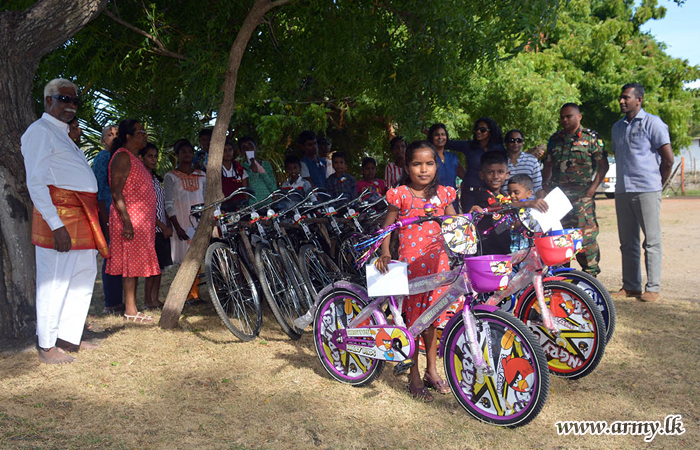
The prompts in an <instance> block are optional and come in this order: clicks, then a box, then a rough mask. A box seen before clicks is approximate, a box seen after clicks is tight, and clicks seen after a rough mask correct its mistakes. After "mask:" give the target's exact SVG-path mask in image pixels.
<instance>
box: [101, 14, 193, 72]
mask: <svg viewBox="0 0 700 450" xmlns="http://www.w3.org/2000/svg"><path fill="white" fill-rule="evenodd" d="M104 14H105V15H106V16H107V17H109V18H110V19H112V20H114V21H115V22H117V23H118V24H120V25H123V26H125V27H126V28H128V29H130V30H131V31H133V32H134V33H137V34H140V35H141V36H143V37H145V38H147V39H149V40H150V41H152V42H153V43H154V44H155V45H156V47H158V50H154V51H153V52H154V53H156V54H158V55H162V56H169V57H171V58H176V59H181V60H185V59H187V58H185V57H184V56H183V55H181V54H179V53H175V52H171V51H170V50H168V49H167V48H165V45H163V43H162V42H161V41H160V39H158V38H157V37H155V36H153V35H152V34H150V33H147V32H145V31H143V30H142V29H140V28H138V27H135V26H133V25H132V24H130V23H128V22H126V21H124V20H122V19H120V18H119V17H117V16H115V15H114V14H112V13H111V12H110V11H108V10H105V11H104Z"/></svg>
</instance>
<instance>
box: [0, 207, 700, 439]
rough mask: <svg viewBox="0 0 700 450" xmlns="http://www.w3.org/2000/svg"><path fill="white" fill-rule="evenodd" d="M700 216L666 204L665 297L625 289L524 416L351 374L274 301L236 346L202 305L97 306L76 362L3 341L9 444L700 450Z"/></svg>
mask: <svg viewBox="0 0 700 450" xmlns="http://www.w3.org/2000/svg"><path fill="white" fill-rule="evenodd" d="M598 217H599V221H600V227H601V233H600V238H599V241H600V245H601V249H602V261H601V263H602V269H603V272H602V274H601V276H600V279H601V280H602V281H603V283H604V284H605V285H606V286H608V288H609V289H611V290H613V289H614V290H617V289H619V287H620V283H621V280H620V255H619V243H618V239H617V230H616V224H615V221H616V218H615V212H614V202H613V200H606V199H603V200H600V201H598ZM699 224H700V200H697V199H695V200H686V199H682V200H677V199H665V200H664V201H663V203H662V228H663V233H664V236H663V237H664V259H663V264H664V273H663V284H662V295H663V299H662V301H661V302H659V303H655V304H642V303H640V302H637V301H635V300H631V299H630V300H620V301H617V302H616V305H617V309H618V322H617V329H616V332H615V336H614V338H613V340H612V341H611V342H610V343H609V345H608V347H607V349H606V353H605V356H604V358H603V360H602V362H601V364H600V366H599V367H598V368H597V369H596V370H595V371H594V372H593V373H592V374H591V375H589V376H587V377H585V378H583V379H581V380H578V381H566V380H562V379H558V378H552V380H551V389H550V393H549V398H548V402H547V404H546V406H545V407H544V409H543V411H542V412H541V414H540V415H539V416H538V417H537V418H536V419H535V420H534V421H533V422H532V423H531V424H529V425H527V426H525V427H523V428H519V429H515V430H508V429H499V428H495V427H493V426H489V425H485V424H482V423H479V422H477V421H475V420H473V419H471V418H470V417H469V416H468V415H467V414H466V413H465V412H464V411H463V410H462V409H461V407H460V406H459V405H458V404H457V402H456V401H455V400H454V398H453V397H452V396H451V395H448V396H438V397H439V398H437V399H436V401H435V402H433V403H432V404H422V403H418V402H416V401H414V400H412V399H411V398H410V397H409V395H408V394H407V393H406V379H405V378H396V377H394V376H393V375H392V373H391V368H390V367H388V368H387V370H385V371H384V373H383V374H382V375H381V376H380V377H379V379H378V380H376V381H375V382H374V383H373V384H372V385H370V386H368V387H366V388H351V387H348V386H345V385H341V384H339V383H337V382H335V381H332V380H331V379H330V377H329V376H328V375H327V374H326V373H325V371H324V370H323V368H322V367H321V365H320V363H319V362H318V359H317V357H316V355H315V352H314V348H313V342H312V341H311V338H310V335H309V334H310V333H305V334H304V336H303V337H302V339H301V340H300V341H290V340H289V339H288V338H287V337H286V335H284V334H282V333H281V331H280V328H279V326H278V325H277V323H276V322H275V321H274V318H273V317H272V315H271V314H270V313H269V312H266V314H265V318H264V324H263V330H262V333H261V336H260V337H259V338H258V339H256V340H255V341H253V342H250V343H242V342H240V341H238V340H237V339H236V338H235V337H234V336H233V335H232V334H230V333H229V332H228V331H227V330H226V329H225V328H224V327H223V326H222V325H221V323H220V321H219V319H218V317H217V316H216V314H215V313H214V311H213V308H212V307H211V306H210V305H203V306H198V307H186V308H185V311H184V314H183V316H182V318H181V321H180V325H181V326H180V328H179V329H178V330H175V331H163V330H160V329H159V328H157V327H139V326H134V325H130V326H126V327H125V326H124V325H123V323H122V322H121V319H120V318H119V317H116V316H91V317H90V319H89V320H90V322H92V323H94V324H96V325H100V326H102V327H105V328H106V331H105V333H104V334H103V335H102V337H103V340H102V341H101V347H100V348H99V349H97V350H93V351H89V352H88V351H83V352H80V353H79V354H78V361H77V362H76V363H74V364H72V365H68V366H61V367H56V366H46V365H40V364H39V363H38V361H37V357H36V351H35V350H34V349H33V348H30V349H26V350H21V349H14V350H11V351H7V352H4V353H1V354H0V448H12V449H16V448H19V449H29V448H42V449H44V448H50V449H54V448H55V449H64V448H81V449H82V448H85V449H98V448H99V449H142V448H145V449H189V448H206V449H209V448H211V449H249V448H270V449H272V448H275V449H276V448H285V449H286V448H321V449H335V448H351V449H363V448H368V449H373V448H407V449H413V448H421V449H422V448H426V449H432V448H449V449H452V448H460V449H481V448H507V449H518V448H543V449H599V448H621V449H638V448H667V449H677V448H697V446H698V445H697V443H698V441H700V415H698V413H697V405H698V401H697V399H698V396H699V395H700V361H699V360H698V352H697V346H698V343H699V342H700V333H699V332H698V323H700V294H699V293H698V288H699V287H700V285H699V284H698V282H697V274H698V273H700V257H699V255H700V239H698V237H697V236H698V234H699V233H700V225H699ZM172 275H173V274H172V271H171V272H170V273H169V274H168V276H169V277H172ZM166 286H167V284H166ZM100 292H101V288H100V287H99V286H98V287H97V288H96V294H95V297H94V299H93V305H92V309H91V312H93V313H96V314H98V313H100V312H101V309H102V308H101V306H100V302H101V299H100V295H99V293H100ZM165 294H166V289H165V288H164V289H163V290H162V292H161V296H162V298H164V297H165ZM421 362H423V361H421ZM439 364H440V365H441V364H442V362H441V361H440V362H439ZM669 414H680V415H681V416H682V423H683V427H684V430H685V432H684V434H682V435H680V436H657V437H656V438H655V439H654V440H653V441H652V442H650V443H647V442H645V441H644V437H643V436H631V435H622V436H613V435H605V436H591V435H584V436H574V435H569V436H558V435H557V433H556V428H555V423H556V422H557V421H560V420H595V421H599V420H605V421H608V422H609V423H611V422H613V421H630V420H643V421H662V422H663V420H664V418H665V417H666V416H667V415H669Z"/></svg>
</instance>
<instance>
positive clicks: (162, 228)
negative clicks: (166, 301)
mask: <svg viewBox="0 0 700 450" xmlns="http://www.w3.org/2000/svg"><path fill="white" fill-rule="evenodd" d="M139 158H140V159H141V162H143V165H144V166H146V169H148V171H149V172H150V173H151V176H152V177H153V188H154V189H155V191H156V229H155V233H156V241H155V246H156V256H157V257H158V265H159V266H160V270H161V272H162V271H163V269H165V268H166V267H169V266H172V265H173V260H172V258H171V256H170V236H172V235H173V229H172V228H170V221H169V220H168V217H167V215H166V214H165V191H164V190H163V184H162V183H163V179H162V178H161V177H159V176H158V174H156V167H157V166H158V148H156V146H155V145H153V144H151V143H150V142H149V143H147V144H146V146H145V147H144V148H142V149H141V150H139ZM160 280H161V276H160V275H154V276H151V277H148V278H146V285H145V287H144V303H145V306H146V309H160V308H162V307H163V303H161V302H160V299H159V292H160Z"/></svg>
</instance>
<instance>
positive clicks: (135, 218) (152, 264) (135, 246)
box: [107, 119, 160, 323]
mask: <svg viewBox="0 0 700 450" xmlns="http://www.w3.org/2000/svg"><path fill="white" fill-rule="evenodd" d="M145 145H146V131H145V130H144V129H143V126H141V124H140V123H139V122H138V121H137V120H134V119H128V120H124V121H123V122H122V123H120V124H119V134H118V136H117V139H116V140H115V141H114V145H113V146H112V148H116V149H117V150H116V151H115V152H114V154H113V155H112V160H111V161H110V163H109V185H110V188H111V190H112V199H113V202H112V207H111V209H110V213H109V222H110V225H111V226H110V232H111V233H110V234H111V238H112V240H111V242H110V246H109V249H110V252H111V255H112V256H111V258H110V259H109V260H108V261H107V273H108V274H110V275H121V276H122V280H123V283H124V304H125V307H126V308H125V311H124V321H125V322H135V323H153V317H152V316H148V315H146V314H143V313H141V312H139V311H138V309H137V308H136V278H137V277H151V276H154V275H158V274H160V267H159V266H158V257H157V256H156V251H155V238H156V234H155V229H156V194H155V190H154V189H153V182H152V181H151V174H150V173H149V172H148V169H146V167H145V166H144V165H143V163H142V162H141V161H140V160H139V158H138V156H137V155H138V152H139V150H141V149H142V148H143V147H144V146H145Z"/></svg>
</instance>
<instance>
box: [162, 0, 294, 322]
mask: <svg viewBox="0 0 700 450" xmlns="http://www.w3.org/2000/svg"><path fill="white" fill-rule="evenodd" d="M290 1H291V0H279V1H275V2H273V1H271V0H255V3H254V4H253V7H252V8H251V10H250V12H249V13H248V15H247V16H246V18H245V20H244V21H243V25H242V26H241V29H240V30H239V31H238V34H237V35H236V39H235V40H234V41H233V45H231V51H230V52H229V59H228V67H227V68H226V79H225V80H224V85H223V89H224V98H223V101H222V102H221V106H220V107H219V111H218V114H217V116H216V124H215V125H214V130H213V132H212V137H211V145H210V147H209V160H208V162H207V192H206V196H205V199H204V203H205V204H207V205H208V204H211V203H213V202H215V201H216V200H218V199H220V198H221V196H222V193H221V162H222V161H223V156H224V143H225V141H226V130H228V127H229V124H230V123H231V115H232V114H233V109H234V107H235V105H236V102H235V93H236V82H237V80H238V69H239V68H240V66H241V60H242V59H243V54H244V53H245V50H246V47H247V46H248V41H249V40H250V37H251V35H252V34H253V31H255V29H256V28H257V26H258V25H259V24H260V22H261V21H262V19H263V17H264V16H265V14H266V13H267V12H268V11H269V10H271V9H272V8H274V7H276V6H282V5H284V4H286V3H289V2H290ZM213 213H214V211H212V210H211V209H209V210H207V211H205V212H204V214H203V215H202V219H201V220H200V221H199V225H198V226H197V231H196V232H195V234H194V237H193V238H192V243H191V244H190V248H189V250H188V251H187V254H186V255H185V259H184V261H183V262H182V265H181V266H180V269H179V270H178V271H177V275H176V276H175V279H174V280H173V282H172V284H171V285H170V290H169V291H168V297H167V298H166V299H165V306H164V307H163V313H162V314H161V316H160V322H159V325H160V327H161V328H164V329H169V328H174V327H175V326H177V322H178V320H179V319H180V314H181V313H182V308H183V306H185V301H186V300H187V294H188V293H189V291H190V288H191V286H192V283H194V281H195V278H196V276H197V271H198V270H199V266H200V264H201V261H202V259H203V258H204V253H205V252H206V250H207V246H208V245H209V239H210V238H211V231H212V228H213V223H212V217H213Z"/></svg>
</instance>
